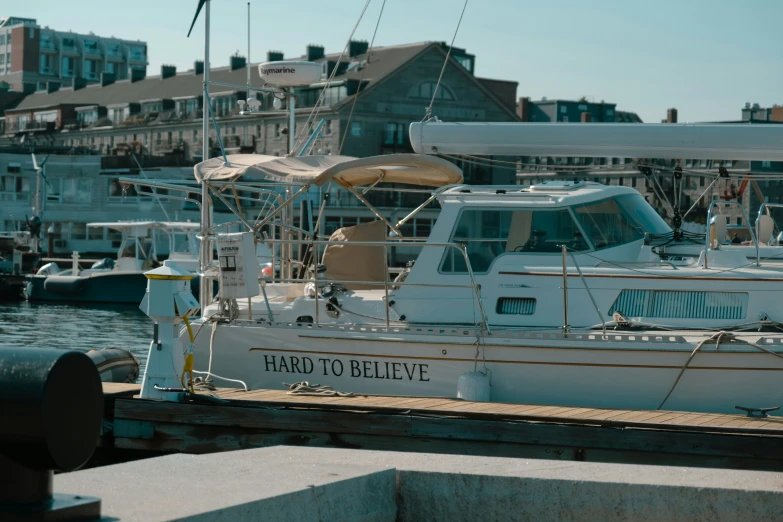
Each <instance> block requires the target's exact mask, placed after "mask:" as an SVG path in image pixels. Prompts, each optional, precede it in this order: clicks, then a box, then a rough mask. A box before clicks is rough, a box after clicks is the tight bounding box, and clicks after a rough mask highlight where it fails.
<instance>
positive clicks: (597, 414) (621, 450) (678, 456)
mask: <svg viewBox="0 0 783 522" xmlns="http://www.w3.org/2000/svg"><path fill="white" fill-rule="evenodd" d="M139 391H140V385H137V384H110V383H104V397H105V401H106V419H105V422H104V432H103V436H102V437H101V443H100V446H101V447H102V451H104V452H105V451H111V450H113V449H117V450H143V451H144V452H145V453H149V452H184V453H197V454H200V453H213V452H219V451H228V450H236V449H244V448H252V447H262V446H276V445H309V446H330V447H347V448H367V449H376V450H395V451H413V452H429V453H453V454H475V455H487V456H505V457H509V456H511V457H521V458H547V459H559V460H590V461H602V462H627V463H646V464H668V465H689V466H702V467H726V468H738V469H765V470H775V471H783V418H782V417H776V416H770V417H767V418H749V417H747V416H745V415H744V414H737V415H735V414H707V413H690V412H678V411H638V410H637V411H631V410H612V409H590V408H568V407H557V406H534V405H523V404H502V403H483V402H467V401H463V400H457V399H442V398H441V399H438V398H421V397H392V396H364V395H360V396H355V397H336V396H323V395H319V396H307V395H289V394H288V393H287V391H286V390H254V391H249V392H244V391H241V390H236V389H219V390H217V395H218V396H219V397H220V399H215V398H213V397H210V396H208V395H206V394H199V399H197V400H193V401H189V402H184V403H172V402H162V401H153V400H143V399H140V398H138V397H137V395H138V393H139Z"/></svg>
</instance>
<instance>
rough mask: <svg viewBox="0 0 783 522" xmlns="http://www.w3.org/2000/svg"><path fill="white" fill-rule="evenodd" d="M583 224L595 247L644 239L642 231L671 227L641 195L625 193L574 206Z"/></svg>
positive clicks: (660, 232) (661, 231)
mask: <svg viewBox="0 0 783 522" xmlns="http://www.w3.org/2000/svg"><path fill="white" fill-rule="evenodd" d="M574 212H575V213H576V217H577V219H578V220H579V222H580V224H581V225H582V228H583V229H584V231H585V233H586V234H587V236H588V238H589V239H590V241H591V242H592V243H593V245H595V248H596V250H600V249H602V248H608V247H613V246H617V245H624V244H625V243H630V242H632V241H638V240H640V239H644V234H645V233H650V234H652V235H654V236H655V235H664V234H668V233H670V232H671V228H670V227H669V226H668V225H667V224H666V222H665V221H663V219H661V217H660V216H659V215H658V214H657V213H656V212H655V210H654V209H653V208H652V207H650V205H649V204H647V202H646V201H644V198H642V197H641V196H640V195H637V194H628V195H623V196H618V197H616V198H613V199H605V200H603V201H598V202H595V203H589V204H587V205H580V206H577V207H574Z"/></svg>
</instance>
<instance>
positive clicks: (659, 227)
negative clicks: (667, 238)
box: [616, 194, 672, 236]
mask: <svg viewBox="0 0 783 522" xmlns="http://www.w3.org/2000/svg"><path fill="white" fill-rule="evenodd" d="M616 199H617V202H618V203H619V204H620V206H621V207H622V208H623V210H625V212H626V214H628V215H629V216H630V217H631V218H632V219H634V220H635V221H636V223H637V224H638V225H639V226H640V227H642V228H643V229H644V231H645V232H649V233H650V234H652V235H655V236H659V235H664V234H670V233H671V231H672V229H671V227H669V225H667V224H666V221H664V220H663V218H662V217H661V216H660V215H659V214H658V213H657V212H656V211H655V209H654V208H652V207H651V206H650V204H649V203H647V201H645V200H644V198H643V197H642V196H641V195H640V194H626V195H624V196H617V198H616Z"/></svg>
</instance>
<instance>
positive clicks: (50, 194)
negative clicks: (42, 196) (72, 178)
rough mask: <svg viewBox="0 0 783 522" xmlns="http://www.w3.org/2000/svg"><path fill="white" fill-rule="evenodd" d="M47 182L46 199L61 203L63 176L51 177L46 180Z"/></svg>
mask: <svg viewBox="0 0 783 522" xmlns="http://www.w3.org/2000/svg"><path fill="white" fill-rule="evenodd" d="M46 181H47V183H46V184H45V185H46V188H45V189H44V190H45V191H46V201H52V202H55V203H59V202H60V201H62V192H61V190H60V189H61V188H62V182H63V179H62V178H49V179H47V180H46Z"/></svg>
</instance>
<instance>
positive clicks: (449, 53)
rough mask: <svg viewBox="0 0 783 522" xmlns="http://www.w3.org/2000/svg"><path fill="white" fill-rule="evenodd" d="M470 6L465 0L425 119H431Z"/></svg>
mask: <svg viewBox="0 0 783 522" xmlns="http://www.w3.org/2000/svg"><path fill="white" fill-rule="evenodd" d="M467 7H468V0H465V5H463V6H462V13H461V14H460V15H459V21H458V22H457V28H456V29H454V36H453V37H452V39H451V45H450V46H449V50H448V52H447V53H446V59H445V60H443V67H442V68H441V70H440V76H438V83H436V84H435V90H433V91H432V99H431V100H430V106H429V107H427V112H426V113H425V115H424V119H423V120H422V121H424V120H429V119H430V116H431V115H432V105H433V104H434V103H435V96H437V95H438V87H440V81H441V80H442V79H443V73H444V72H445V71H446V65H448V63H449V58H450V57H451V49H452V48H453V47H454V40H456V39H457V33H458V32H459V26H460V24H461V23H462V17H463V16H464V15H465V9H466V8H467Z"/></svg>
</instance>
